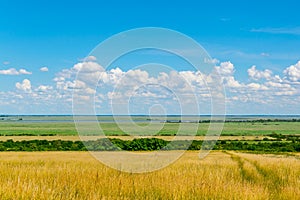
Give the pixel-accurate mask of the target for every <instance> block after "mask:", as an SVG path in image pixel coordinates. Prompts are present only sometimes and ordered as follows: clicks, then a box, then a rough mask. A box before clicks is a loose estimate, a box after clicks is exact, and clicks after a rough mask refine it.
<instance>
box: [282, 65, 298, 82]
mask: <svg viewBox="0 0 300 200" xmlns="http://www.w3.org/2000/svg"><path fill="white" fill-rule="evenodd" d="M283 73H284V74H285V75H286V76H287V78H288V79H289V80H291V81H294V82H296V81H300V61H298V62H297V63H296V64H295V65H291V66H290V67H288V68H286V69H285V70H284V71H283Z"/></svg>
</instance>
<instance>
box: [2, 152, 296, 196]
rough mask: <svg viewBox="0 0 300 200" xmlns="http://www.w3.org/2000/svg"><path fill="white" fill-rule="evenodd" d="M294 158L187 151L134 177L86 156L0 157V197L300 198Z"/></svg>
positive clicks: (11, 154)
mask: <svg viewBox="0 0 300 200" xmlns="http://www.w3.org/2000/svg"><path fill="white" fill-rule="evenodd" d="M299 185H300V161H299V159H297V158H295V157H282V156H270V155H254V154H240V153H232V152H229V153H223V152H213V153H211V154H210V155H209V156H208V157H206V158H205V159H203V160H199V158H198V156H197V152H188V153H186V154H185V155H184V156H183V157H182V158H180V159H179V160H178V161H177V162H175V163H174V164H172V165H170V166H169V167H167V168H164V169H162V170H159V171H156V172H151V173H145V174H130V173H123V172H120V171H116V170H114V169H110V168H108V167H106V166H104V165H103V164H101V163H99V162H98V161H97V160H95V159H94V158H93V157H91V155H90V154H89V153H87V152H17V153H16V152H6V153H0V199H297V197H299V196H300V189H299Z"/></svg>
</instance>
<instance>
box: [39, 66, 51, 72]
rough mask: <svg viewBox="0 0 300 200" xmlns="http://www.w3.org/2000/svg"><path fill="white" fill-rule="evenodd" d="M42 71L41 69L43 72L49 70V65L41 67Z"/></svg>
mask: <svg viewBox="0 0 300 200" xmlns="http://www.w3.org/2000/svg"><path fill="white" fill-rule="evenodd" d="M40 71H41V72H48V71H49V69H48V67H41V68H40Z"/></svg>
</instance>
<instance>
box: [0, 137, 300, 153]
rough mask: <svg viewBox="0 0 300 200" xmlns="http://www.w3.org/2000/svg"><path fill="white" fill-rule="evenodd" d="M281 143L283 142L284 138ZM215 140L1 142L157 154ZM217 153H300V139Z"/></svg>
mask: <svg viewBox="0 0 300 200" xmlns="http://www.w3.org/2000/svg"><path fill="white" fill-rule="evenodd" d="M280 140H281V139H280ZM210 143H215V141H206V142H205V143H203V141H199V140H194V141H188V140H177V141H172V142H170V141H165V140H162V139H158V138H140V139H134V140H121V139H116V138H113V139H108V138H103V139H98V140H90V141H64V140H53V141H48V140H24V141H13V140H7V141H0V151H87V150H90V151H119V150H126V151H154V150H160V149H161V150H185V149H187V150H200V149H201V148H203V149H207V148H209V147H210ZM213 149H214V150H238V151H256V152H270V153H272V152H273V153H275V152H300V136H295V137H293V138H290V139H289V140H287V139H286V138H285V141H279V140H277V139H275V140H271V141H269V140H265V141H237V140H235V141H232V140H222V141H216V144H215V145H214V148H213Z"/></svg>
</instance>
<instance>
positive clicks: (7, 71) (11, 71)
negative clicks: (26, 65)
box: [0, 68, 32, 75]
mask: <svg viewBox="0 0 300 200" xmlns="http://www.w3.org/2000/svg"><path fill="white" fill-rule="evenodd" d="M0 74H2V75H22V74H32V73H31V72H29V71H27V70H26V69H20V70H19V71H18V70H16V69H15V68H10V69H4V70H0Z"/></svg>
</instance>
